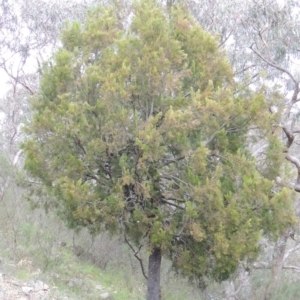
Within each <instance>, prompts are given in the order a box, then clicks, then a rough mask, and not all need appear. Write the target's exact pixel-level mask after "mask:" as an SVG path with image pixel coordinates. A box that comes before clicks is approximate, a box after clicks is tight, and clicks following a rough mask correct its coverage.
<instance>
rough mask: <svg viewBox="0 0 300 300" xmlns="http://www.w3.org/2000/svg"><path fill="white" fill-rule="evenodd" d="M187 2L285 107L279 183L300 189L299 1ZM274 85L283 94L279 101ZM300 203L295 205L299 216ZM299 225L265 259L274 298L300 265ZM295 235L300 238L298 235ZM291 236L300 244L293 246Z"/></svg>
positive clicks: (246, 72) (242, 71)
mask: <svg viewBox="0 0 300 300" xmlns="http://www.w3.org/2000/svg"><path fill="white" fill-rule="evenodd" d="M187 5H188V6H189V9H190V10H191V12H192V13H193V14H194V15H195V17H196V18H197V20H198V21H199V23H200V24H201V25H202V26H203V27H204V28H205V29H207V30H209V31H211V32H213V33H215V34H218V35H219V36H220V37H221V42H220V45H221V46H222V47H225V48H226V49H227V51H228V53H229V56H230V61H231V63H232V64H233V67H234V69H235V78H238V79H239V80H243V81H244V82H245V84H251V87H252V89H259V88H260V87H261V86H262V85H265V87H266V93H265V94H266V99H267V100H268V99H269V100H268V101H269V103H270V109H271V110H273V111H274V110H277V111H280V112H281V117H280V118H279V120H278V122H277V124H275V123H274V124H273V125H274V127H273V128H274V133H276V134H277V135H278V137H280V139H281V145H282V146H280V145H278V146H279V147H277V148H278V149H280V148H282V149H283V152H282V154H281V163H280V164H281V171H280V172H279V173H278V174H277V176H278V177H277V179H276V181H277V183H276V185H278V186H286V187H288V188H290V189H291V190H294V194H295V192H297V193H299V182H300V177H299V175H298V174H299V171H300V163H299V155H298V153H299V151H298V149H297V147H298V142H297V138H298V137H297V134H298V133H299V128H298V127H299V124H298V115H299V104H298V102H299V72H298V68H297V65H298V60H299V47H298V42H297V41H298V40H299V1H293V0H291V1H273V0H270V1H252V0H249V1H247V2H246V3H245V1H240V0H237V1H222V2H218V1H188V4H187ZM224 20H226V26H225V22H224ZM274 90H275V91H276V90H277V91H278V90H280V94H281V95H280V97H279V98H278V97H277V98H278V100H277V101H276V102H274V101H273V100H274V97H273V95H274ZM266 144H267V142H266V141H265V140H264V141H262V146H261V147H260V148H257V149H258V151H255V155H256V156H257V157H258V158H259V159H260V160H261V161H263V160H264V159H265V157H266V156H265V149H264V146H265V145H266ZM276 152H277V151H276ZM277 153H278V152H277ZM278 154H279V153H278ZM289 165H290V166H289ZM298 202H299V200H298ZM298 207H299V204H298V205H295V211H296V213H297V215H298V217H299V208H298ZM297 210H298V211H297ZM297 231H298V230H297V227H296V226H293V227H292V228H287V229H286V230H285V231H284V232H282V233H281V236H280V237H279V238H278V241H277V242H276V243H275V245H274V250H273V255H272V260H271V261H270V262H267V263H266V264H264V265H265V268H269V269H271V270H272V275H271V279H270V282H269V285H268V287H267V291H266V293H265V296H264V297H265V299H270V297H272V295H271V291H272V292H274V290H275V287H278V286H279V284H278V283H280V282H281V283H282V281H281V280H280V278H281V277H280V273H281V271H282V269H288V271H287V272H291V271H290V270H295V269H296V270H297V269H299V267H297V266H291V265H287V258H288V257H289V256H290V255H291V254H293V253H295V252H296V251H297V250H299V249H300V246H299V239H298V238H297V235H298V232H297ZM294 235H295V236H296V238H292V237H293V236H294ZM291 239H293V240H294V241H293V243H294V242H296V245H295V246H294V247H292V248H291V249H288V248H287V245H288V241H289V240H291ZM293 278H294V277H293ZM261 297H263V296H261Z"/></svg>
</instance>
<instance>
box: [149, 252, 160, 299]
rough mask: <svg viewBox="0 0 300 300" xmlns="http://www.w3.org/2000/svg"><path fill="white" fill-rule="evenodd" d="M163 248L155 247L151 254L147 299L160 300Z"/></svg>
mask: <svg viewBox="0 0 300 300" xmlns="http://www.w3.org/2000/svg"><path fill="white" fill-rule="evenodd" d="M160 266H161V249H160V248H155V249H154V250H153V252H152V253H151V255H150V256H149V266H148V282H147V300H160Z"/></svg>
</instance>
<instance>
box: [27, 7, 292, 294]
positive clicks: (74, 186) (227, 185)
mask: <svg viewBox="0 0 300 300" xmlns="http://www.w3.org/2000/svg"><path fill="white" fill-rule="evenodd" d="M120 16H122V15H120V14H118V13H117V11H116V10H115V9H111V8H106V9H104V8H97V9H95V10H93V11H91V12H90V13H89V14H88V16H87V19H86V22H85V24H84V25H82V26H81V25H80V24H79V23H73V24H72V25H69V26H68V27H67V28H66V29H65V30H64V31H63V33H62V43H63V47H61V49H60V50H59V51H57V53H56V54H55V56H54V58H53V60H52V61H51V62H49V65H48V67H47V68H46V69H45V70H44V71H43V77H42V81H41V87H40V90H39V92H38V93H37V94H36V96H35V97H34V98H33V100H32V109H33V118H32V121H31V122H30V123H29V124H28V126H27V127H26V133H27V135H28V138H27V140H26V142H25V143H24V144H23V149H24V151H25V154H26V161H25V169H26V170H27V171H28V172H29V174H30V175H31V176H33V177H36V178H38V179H39V180H40V181H41V182H42V183H43V185H44V186H45V187H46V189H47V191H48V192H49V193H50V194H52V195H54V196H55V198H56V204H57V207H58V209H59V212H60V214H61V216H62V217H63V218H64V219H65V220H67V222H68V225H69V226H71V227H75V228H80V227H84V226H87V227H88V228H89V229H90V230H91V231H92V232H93V233H97V232H99V231H101V230H109V231H110V232H112V233H118V234H122V235H124V236H125V237H126V239H127V240H130V241H132V242H135V243H136V245H138V246H142V245H146V247H147V249H148V251H149V270H148V295H147V299H159V273H160V269H159V268H160V260H161V256H162V255H165V256H167V257H169V258H170V259H171V260H172V262H173V265H174V268H175V269H176V270H177V271H178V272H180V273H181V274H183V275H185V276H188V277H189V278H190V279H197V280H201V279H203V278H204V277H206V276H209V277H213V278H215V279H217V280H224V279H227V278H228V276H229V275H230V274H231V273H232V272H234V271H235V270H236V268H237V267H238V264H239V262H240V261H241V260H243V259H246V258H250V259H254V258H255V257H256V256H257V253H258V250H259V247H258V241H259V239H260V237H261V233H262V232H263V233H264V234H268V235H271V236H276V235H277V234H278V233H279V232H280V231H282V230H283V229H284V228H286V226H288V225H291V224H292V223H293V212H292V208H291V203H292V197H290V192H289V190H288V189H286V188H280V189H277V190H276V193H273V192H272V188H273V187H274V180H273V178H271V177H270V178H268V177H264V176H263V175H262V174H261V173H260V172H259V171H258V170H257V167H256V162H255V158H254V157H253V155H252V154H251V152H250V151H249V147H248V145H249V143H253V140H252V134H251V133H249V132H251V131H250V130H252V131H253V130H255V132H256V134H257V135H259V136H265V137H266V138H270V139H272V137H273V135H272V132H271V130H270V128H271V126H270V124H273V122H276V121H277V117H278V115H277V114H276V113H275V114H271V113H270V112H269V110H268V103H267V101H266V100H265V98H264V97H263V95H262V94H259V93H256V94H253V93H251V92H250V91H246V90H245V89H243V91H242V92H239V89H238V85H236V84H235V83H234V80H233V72H232V70H231V68H230V65H229V63H228V61H227V60H226V58H225V56H224V54H223V53H222V52H220V51H219V49H218V44H217V42H216V40H215V39H214V38H213V37H212V36H211V35H210V34H208V33H207V32H205V31H203V30H202V29H201V28H200V27H199V26H198V25H197V23H196V22H195V21H194V20H193V19H192V18H191V17H189V16H188V15H187V14H186V13H185V11H184V10H183V9H180V8H176V7H175V6H173V8H172V9H169V10H168V8H164V7H163V6H160V5H159V4H157V3H156V2H155V1H143V2H142V3H139V4H134V5H133V6H132V14H131V15H130V17H129V18H127V19H125V20H124V19H122V18H121V17H120ZM270 145H272V143H270ZM268 166H269V167H272V161H270V163H268Z"/></svg>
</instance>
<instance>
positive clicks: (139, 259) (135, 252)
mask: <svg viewBox="0 0 300 300" xmlns="http://www.w3.org/2000/svg"><path fill="white" fill-rule="evenodd" d="M124 237H125V242H126V244H127V245H128V246H129V248H130V249H131V250H132V251H133V253H134V256H135V258H136V259H137V260H138V261H139V263H140V266H141V270H142V273H143V276H144V277H145V278H146V280H148V276H147V275H146V273H145V268H144V264H143V260H142V259H141V258H140V257H139V256H138V253H139V252H140V250H141V249H142V247H143V245H140V247H139V249H138V250H135V249H134V248H133V246H132V245H131V244H130V243H129V241H128V239H127V237H126V235H125V236H124Z"/></svg>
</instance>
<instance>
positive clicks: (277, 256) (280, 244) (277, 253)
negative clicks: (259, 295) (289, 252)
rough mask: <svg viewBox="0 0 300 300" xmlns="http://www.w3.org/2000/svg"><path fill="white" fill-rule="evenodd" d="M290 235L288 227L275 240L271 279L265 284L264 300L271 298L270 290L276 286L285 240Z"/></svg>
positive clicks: (279, 275) (280, 269)
mask: <svg viewBox="0 0 300 300" xmlns="http://www.w3.org/2000/svg"><path fill="white" fill-rule="evenodd" d="M289 236H290V229H287V230H286V231H285V233H283V234H282V235H281V236H280V237H279V238H278V240H277V242H276V244H275V246H274V250H273V259H272V266H271V271H272V273H271V279H270V282H269V284H268V286H267V289H266V292H265V296H264V300H270V299H272V292H273V291H274V289H275V288H276V287H277V286H278V284H279V281H280V277H281V271H282V267H283V259H284V254H285V249H286V244H287V240H288V238H289Z"/></svg>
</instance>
